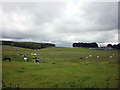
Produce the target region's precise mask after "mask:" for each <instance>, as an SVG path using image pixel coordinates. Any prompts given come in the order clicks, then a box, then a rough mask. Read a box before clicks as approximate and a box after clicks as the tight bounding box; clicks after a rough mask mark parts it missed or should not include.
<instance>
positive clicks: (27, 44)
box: [0, 41, 55, 49]
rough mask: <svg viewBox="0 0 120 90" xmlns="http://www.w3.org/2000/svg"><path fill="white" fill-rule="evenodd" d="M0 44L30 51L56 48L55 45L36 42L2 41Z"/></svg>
mask: <svg viewBox="0 0 120 90" xmlns="http://www.w3.org/2000/svg"><path fill="white" fill-rule="evenodd" d="M0 44H1V45H9V46H15V47H22V48H29V49H42V48H46V47H55V44H52V43H35V42H15V41H0Z"/></svg>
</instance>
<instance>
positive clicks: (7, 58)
mask: <svg viewBox="0 0 120 90" xmlns="http://www.w3.org/2000/svg"><path fill="white" fill-rule="evenodd" d="M5 60H9V62H10V61H11V59H10V58H9V57H4V58H3V61H5Z"/></svg>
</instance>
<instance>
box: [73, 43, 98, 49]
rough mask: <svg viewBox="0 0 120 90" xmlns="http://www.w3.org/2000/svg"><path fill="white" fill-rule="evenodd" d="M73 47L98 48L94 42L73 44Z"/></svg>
mask: <svg viewBox="0 0 120 90" xmlns="http://www.w3.org/2000/svg"><path fill="white" fill-rule="evenodd" d="M73 47H88V48H90V47H94V48H95V47H98V44H97V43H96V42H93V43H82V42H81V43H80V42H79V43H73Z"/></svg>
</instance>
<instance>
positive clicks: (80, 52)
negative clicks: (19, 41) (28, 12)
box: [2, 46, 120, 88]
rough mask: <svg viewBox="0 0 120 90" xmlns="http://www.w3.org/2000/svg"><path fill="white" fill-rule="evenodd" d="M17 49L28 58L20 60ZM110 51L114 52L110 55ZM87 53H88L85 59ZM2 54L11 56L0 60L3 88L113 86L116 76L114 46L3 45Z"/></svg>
mask: <svg viewBox="0 0 120 90" xmlns="http://www.w3.org/2000/svg"><path fill="white" fill-rule="evenodd" d="M18 52H19V53H23V54H26V55H27V58H28V60H29V61H28V62H24V60H23V57H22V56H20V55H18V56H17V55H16V54H17V53H18ZM31 53H36V54H37V57H38V56H39V57H40V64H37V63H35V64H34V63H33V60H32V57H33V56H31ZM113 53H114V54H115V56H114V57H113V58H111V59H110V58H109V56H110V55H112V54H113ZM90 54H91V55H92V57H91V58H88V59H86V58H85V57H86V56H88V55H90ZM97 55H99V56H100V58H98V59H97V58H96V56H97ZM3 57H10V58H11V60H12V61H11V62H8V61H4V62H2V79H3V82H4V84H3V87H4V88H6V87H12V88H16V87H18V86H19V87H20V88H117V87H118V81H119V79H120V77H119V75H118V63H117V60H118V51H116V50H90V49H88V48H64V47H50V48H44V49H40V50H31V49H24V48H19V47H12V46H3V47H2V58H3ZM80 57H83V59H82V60H81V59H80ZM53 63H55V64H53ZM18 84H19V85H18Z"/></svg>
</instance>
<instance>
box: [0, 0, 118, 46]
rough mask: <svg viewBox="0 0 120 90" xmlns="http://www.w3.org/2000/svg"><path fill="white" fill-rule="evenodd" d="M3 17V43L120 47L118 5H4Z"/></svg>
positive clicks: (0, 9)
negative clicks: (91, 44) (90, 44)
mask: <svg viewBox="0 0 120 90" xmlns="http://www.w3.org/2000/svg"><path fill="white" fill-rule="evenodd" d="M0 16H1V20H0V29H1V30H2V33H0V35H1V36H2V37H1V38H0V39H1V40H9V41H29V42H40V43H54V44H55V45H56V46H57V47H72V44H73V43H75V42H88V43H89V42H96V43H98V44H99V46H102V45H107V44H109V43H111V44H117V43H118V3H117V2H79V1H78V0H69V1H68V2H2V3H1V7H0Z"/></svg>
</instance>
